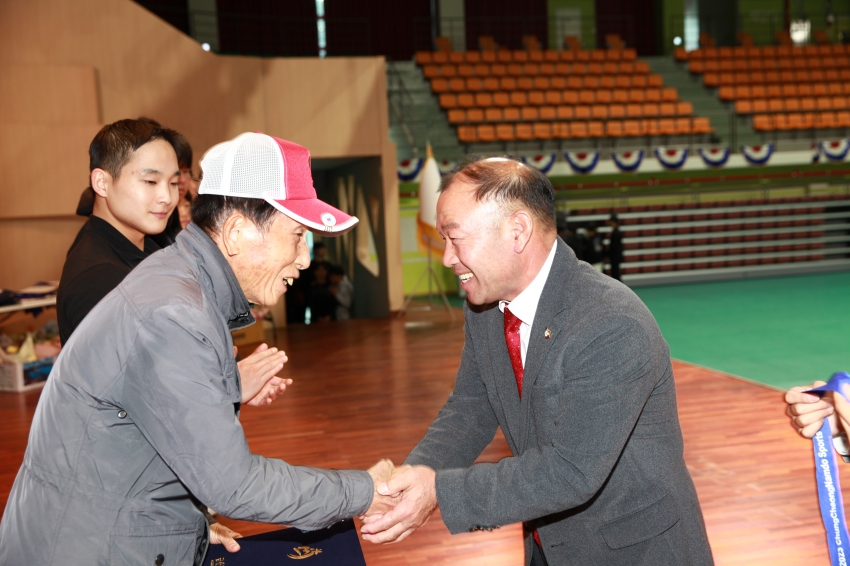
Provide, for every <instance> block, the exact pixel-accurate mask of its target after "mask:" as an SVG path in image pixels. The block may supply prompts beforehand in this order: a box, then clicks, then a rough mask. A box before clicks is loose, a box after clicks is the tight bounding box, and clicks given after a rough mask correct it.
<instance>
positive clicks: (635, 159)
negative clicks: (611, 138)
mask: <svg viewBox="0 0 850 566" xmlns="http://www.w3.org/2000/svg"><path fill="white" fill-rule="evenodd" d="M611 160H612V161H613V162H614V165H616V166H617V169H619V170H620V171H623V172H625V173H633V172H635V171H637V170H638V168H639V167H640V164H641V163H642V162H643V150H642V149H639V150H637V151H624V152H623V153H617V152H615V151H612V152H611Z"/></svg>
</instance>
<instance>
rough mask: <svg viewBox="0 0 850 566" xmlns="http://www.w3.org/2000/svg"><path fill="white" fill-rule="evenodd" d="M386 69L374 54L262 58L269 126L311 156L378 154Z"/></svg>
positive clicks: (383, 128)
mask: <svg viewBox="0 0 850 566" xmlns="http://www.w3.org/2000/svg"><path fill="white" fill-rule="evenodd" d="M385 72H386V71H385V65H384V60H383V59H382V58H378V57H363V58H328V59H271V60H267V61H265V62H264V65H263V73H264V75H265V76H264V81H263V82H264V86H265V89H266V124H267V127H268V129H269V132H270V133H272V132H274V133H275V135H280V136H283V137H285V138H288V139H291V140H292V141H295V142H297V143H300V144H301V145H304V146H306V147H308V148H310V153H311V155H313V156H314V157H341V156H355V155H356V156H367V155H380V153H381V149H382V146H383V143H382V142H383V140H384V139H385V138H386V137H387V136H388V130H387V128H386V118H385V117H383V118H382V116H381V106H380V103H381V100H384V101H386V97H387V94H386V89H385V88H381V87H382V86H383V85H384V84H385V79H384V76H385ZM385 106H386V102H384V109H385Z"/></svg>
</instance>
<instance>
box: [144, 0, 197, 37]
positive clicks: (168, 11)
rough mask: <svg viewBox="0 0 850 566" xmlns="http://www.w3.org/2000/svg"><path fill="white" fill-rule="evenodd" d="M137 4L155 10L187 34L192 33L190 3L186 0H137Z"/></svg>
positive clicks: (154, 11) (155, 12)
mask: <svg viewBox="0 0 850 566" xmlns="http://www.w3.org/2000/svg"><path fill="white" fill-rule="evenodd" d="M136 4H139V5H140V6H142V7H144V8H146V9H147V10H149V11H151V12H153V13H154V14H156V15H157V16H159V17H160V18H162V19H163V20H165V21H166V22H168V23H169V24H171V25H173V26H174V27H176V28H177V29H179V30H180V31H182V32H183V33H185V34H186V35H191V34H190V31H189V5H188V3H187V2H186V0H136Z"/></svg>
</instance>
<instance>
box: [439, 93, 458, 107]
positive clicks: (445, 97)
mask: <svg viewBox="0 0 850 566" xmlns="http://www.w3.org/2000/svg"><path fill="white" fill-rule="evenodd" d="M456 107H457V95H456V94H441V95H440V108H456Z"/></svg>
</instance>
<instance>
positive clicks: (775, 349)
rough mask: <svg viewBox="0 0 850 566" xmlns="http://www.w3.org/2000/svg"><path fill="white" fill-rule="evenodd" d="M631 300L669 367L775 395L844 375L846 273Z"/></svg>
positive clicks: (848, 335)
mask: <svg viewBox="0 0 850 566" xmlns="http://www.w3.org/2000/svg"><path fill="white" fill-rule="evenodd" d="M635 292H636V293H637V294H638V295H639V296H640V297H641V299H643V301H644V302H645V303H646V305H647V306H648V307H649V309H650V310H651V311H652V314H653V315H655V318H656V320H657V321H658V325H659V326H660V327H661V332H662V333H663V334H664V337H665V338H666V339H667V342H668V343H669V344H670V351H671V355H672V356H673V357H674V358H676V359H679V360H682V361H686V362H691V363H694V364H698V365H701V366H705V367H709V368H712V369H716V370H720V371H723V372H726V373H731V374H733V375H737V376H740V377H743V378H746V379H750V380H753V381H757V382H760V383H763V384H765V385H769V386H772V387H776V388H779V389H787V388H789V387H791V386H794V385H804V384H807V383H810V382H811V381H813V380H815V379H823V380H826V379H828V378H829V377H830V376H831V375H832V374H833V373H834V372H836V371H850V272H843V273H831V274H825V275H805V276H795V277H776V278H765V279H746V280H736V281H723V282H713V283H698V284H690V285H669V286H659V287H643V288H638V289H636V290H635Z"/></svg>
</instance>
